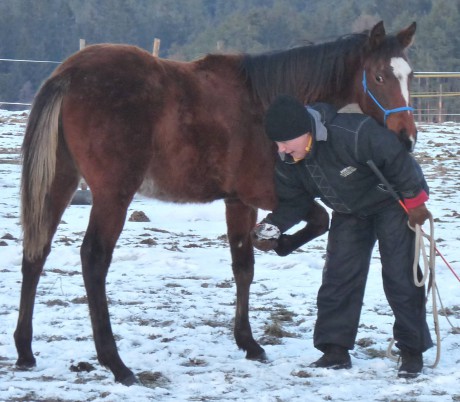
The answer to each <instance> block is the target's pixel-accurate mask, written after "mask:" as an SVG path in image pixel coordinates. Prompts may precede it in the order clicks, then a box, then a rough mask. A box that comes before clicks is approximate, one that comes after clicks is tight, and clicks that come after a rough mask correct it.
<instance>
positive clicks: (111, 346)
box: [81, 187, 136, 385]
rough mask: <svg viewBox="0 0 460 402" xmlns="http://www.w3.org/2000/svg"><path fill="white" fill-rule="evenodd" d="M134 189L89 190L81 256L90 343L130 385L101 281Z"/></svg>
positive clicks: (102, 360)
mask: <svg viewBox="0 0 460 402" xmlns="http://www.w3.org/2000/svg"><path fill="white" fill-rule="evenodd" d="M134 192H135V190H134V189H133V190H132V191H129V190H128V189H127V188H126V187H125V188H123V187H120V189H119V190H118V189H114V192H113V193H111V192H110V191H109V190H107V191H106V192H104V193H102V194H100V193H97V192H93V207H92V209H91V216H90V221H89V225H88V229H87V231H86V235H85V238H84V240H83V244H82V246H81V260H82V267H83V279H84V282H85V288H86V293H87V296H88V305H89V311H90V316H91V323H92V327H93V336H94V343H95V345H96V351H97V357H98V360H99V362H100V363H101V364H102V365H104V366H106V367H108V368H109V369H110V370H111V371H112V373H113V374H114V376H115V381H117V382H121V383H122V384H124V385H132V384H133V383H135V382H136V378H135V377H134V374H133V372H132V371H131V370H129V369H128V368H127V367H126V366H125V364H124V363H123V361H122V360H121V358H120V356H119V354H118V350H117V345H116V343H115V339H114V337H113V333H112V327H111V324H110V317H109V309H108V305H107V296H106V287H105V281H106V276H107V272H108V269H109V266H110V262H111V259H112V253H113V250H114V248H115V244H116V242H117V240H118V237H119V235H120V233H121V230H122V229H123V225H124V222H125V217H126V212H127V208H128V205H129V203H130V202H131V199H132V197H133V195H134Z"/></svg>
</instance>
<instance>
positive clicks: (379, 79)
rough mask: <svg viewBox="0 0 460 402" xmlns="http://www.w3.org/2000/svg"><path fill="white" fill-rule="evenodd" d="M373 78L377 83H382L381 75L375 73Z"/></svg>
mask: <svg viewBox="0 0 460 402" xmlns="http://www.w3.org/2000/svg"><path fill="white" fill-rule="evenodd" d="M375 80H376V81H377V82H378V83H379V84H382V83H383V77H382V76H381V75H376V76H375Z"/></svg>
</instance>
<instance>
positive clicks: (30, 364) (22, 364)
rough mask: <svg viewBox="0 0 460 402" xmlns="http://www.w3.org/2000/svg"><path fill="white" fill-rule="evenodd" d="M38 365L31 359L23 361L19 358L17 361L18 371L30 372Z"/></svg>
mask: <svg viewBox="0 0 460 402" xmlns="http://www.w3.org/2000/svg"><path fill="white" fill-rule="evenodd" d="M36 365H37V362H36V360H35V359H32V360H29V359H23V358H19V359H18V360H17V361H16V369H18V370H24V371H25V370H30V369H31V368H34V367H35V366H36Z"/></svg>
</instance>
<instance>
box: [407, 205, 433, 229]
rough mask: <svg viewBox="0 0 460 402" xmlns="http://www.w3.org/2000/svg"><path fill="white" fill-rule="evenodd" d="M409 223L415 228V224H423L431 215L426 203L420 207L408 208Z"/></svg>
mask: <svg viewBox="0 0 460 402" xmlns="http://www.w3.org/2000/svg"><path fill="white" fill-rule="evenodd" d="M408 215H409V225H410V226H412V227H413V228H414V227H415V225H420V226H422V225H423V224H424V223H425V221H426V220H427V219H428V218H429V217H430V211H428V209H427V208H426V206H425V203H423V204H420V205H419V206H418V207H415V208H410V209H409V210H408Z"/></svg>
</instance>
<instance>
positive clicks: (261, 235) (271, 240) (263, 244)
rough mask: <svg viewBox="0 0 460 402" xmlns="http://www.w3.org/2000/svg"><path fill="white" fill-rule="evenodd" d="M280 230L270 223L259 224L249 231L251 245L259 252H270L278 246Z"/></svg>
mask: <svg viewBox="0 0 460 402" xmlns="http://www.w3.org/2000/svg"><path fill="white" fill-rule="evenodd" d="M280 235H281V232H280V230H279V229H278V228H277V227H276V226H275V225H272V224H270V223H263V222H262V223H259V224H258V225H257V226H256V227H255V228H254V229H253V230H252V231H251V239H252V245H253V246H254V247H255V248H256V249H257V250H260V251H270V250H273V249H274V248H276V247H277V246H278V238H279V237H280Z"/></svg>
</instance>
